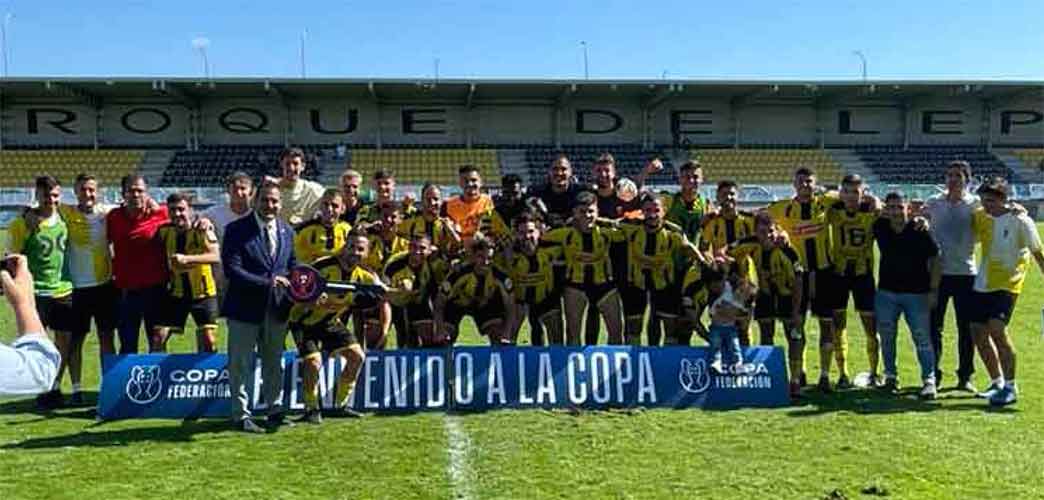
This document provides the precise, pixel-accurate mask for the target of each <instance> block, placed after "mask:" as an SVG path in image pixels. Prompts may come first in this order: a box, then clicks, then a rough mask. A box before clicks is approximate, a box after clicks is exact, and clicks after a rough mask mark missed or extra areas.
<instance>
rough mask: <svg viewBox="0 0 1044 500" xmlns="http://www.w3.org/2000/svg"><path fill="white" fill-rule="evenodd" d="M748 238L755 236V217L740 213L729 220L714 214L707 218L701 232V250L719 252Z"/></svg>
mask: <svg viewBox="0 0 1044 500" xmlns="http://www.w3.org/2000/svg"><path fill="white" fill-rule="evenodd" d="M748 236H754V216H753V215H751V214H749V213H746V212H738V213H737V214H736V217H734V218H728V217H725V216H724V215H721V214H714V215H712V216H710V217H708V218H707V220H706V221H705V222H704V223H703V229H701V230H700V250H703V251H708V250H709V251H711V252H717V251H719V250H721V249H723V248H726V247H728V246H729V245H730V244H731V243H733V242H735V241H738V240H741V239H743V238H746V237H748Z"/></svg>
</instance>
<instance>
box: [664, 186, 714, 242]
mask: <svg viewBox="0 0 1044 500" xmlns="http://www.w3.org/2000/svg"><path fill="white" fill-rule="evenodd" d="M664 205H665V206H666V207H667V220H668V221H671V222H673V223H675V224H677V225H679V226H681V228H682V232H684V233H685V237H686V238H688V239H689V241H690V242H692V243H693V244H697V243H699V241H700V228H701V227H702V225H703V215H704V214H706V213H707V199H706V198H704V197H702V196H700V195H699V194H698V193H697V194H696V198H694V199H693V200H692V201H691V202H687V201H685V198H683V197H682V195H681V193H674V194H670V195H667V196H666V197H665V198H664Z"/></svg>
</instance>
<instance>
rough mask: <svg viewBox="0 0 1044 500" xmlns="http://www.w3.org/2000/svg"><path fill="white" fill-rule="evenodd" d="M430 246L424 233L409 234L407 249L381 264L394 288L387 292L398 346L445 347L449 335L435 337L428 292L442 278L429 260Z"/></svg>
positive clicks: (405, 347) (429, 239)
mask: <svg viewBox="0 0 1044 500" xmlns="http://www.w3.org/2000/svg"><path fill="white" fill-rule="evenodd" d="M432 251H433V247H432V244H431V237H429V236H428V235H427V234H426V233H414V234H413V235H411V236H410V249H409V251H407V252H402V253H398V254H395V255H393V256H392V257H391V259H389V260H388V264H387V265H385V266H384V276H386V277H387V279H388V284H389V285H390V286H391V287H392V289H394V290H398V292H393V293H389V294H388V302H390V303H391V307H392V322H393V323H394V324H395V333H396V345H397V346H398V347H399V348H400V349H410V348H415V347H445V345H446V343H447V341H448V339H444V338H437V337H436V336H435V327H434V324H433V317H432V312H431V296H432V294H433V293H434V287H436V286H437V285H438V284H439V283H441V280H439V279H437V278H436V276H435V273H434V272H433V271H432V268H431V267H432V266H431V264H430V259H431V254H432Z"/></svg>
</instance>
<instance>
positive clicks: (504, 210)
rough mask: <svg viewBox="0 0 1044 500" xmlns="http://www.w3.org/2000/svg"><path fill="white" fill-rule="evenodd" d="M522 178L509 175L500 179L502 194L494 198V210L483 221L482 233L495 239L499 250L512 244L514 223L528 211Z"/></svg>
mask: <svg viewBox="0 0 1044 500" xmlns="http://www.w3.org/2000/svg"><path fill="white" fill-rule="evenodd" d="M524 194H525V193H524V191H523V189H522V178H521V177H519V176H518V175H515V174H507V175H505V176H504V177H501V179H500V194H499V195H497V196H495V197H494V198H493V210H492V211H490V212H489V214H488V215H487V216H486V217H485V218H484V219H483V220H482V224H481V226H480V227H481V229H480V230H481V231H482V233H483V234H485V235H486V236H488V237H490V238H492V239H493V241H494V242H495V243H496V244H497V247H498V248H504V247H506V246H508V245H510V244H511V239H512V236H513V235H514V231H513V230H512V222H511V221H513V220H515V217H517V216H518V215H520V214H521V213H522V212H523V211H525V210H526V201H525V199H524Z"/></svg>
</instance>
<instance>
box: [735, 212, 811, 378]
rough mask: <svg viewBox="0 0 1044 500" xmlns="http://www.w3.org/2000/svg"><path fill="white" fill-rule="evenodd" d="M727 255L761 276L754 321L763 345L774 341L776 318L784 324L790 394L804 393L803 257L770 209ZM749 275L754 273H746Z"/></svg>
mask: <svg viewBox="0 0 1044 500" xmlns="http://www.w3.org/2000/svg"><path fill="white" fill-rule="evenodd" d="M726 257H727V258H728V259H729V260H731V261H733V262H735V261H746V262H748V265H749V266H750V267H751V268H752V269H751V270H753V271H755V274H757V279H758V294H757V298H756V299H755V302H754V320H755V321H757V322H758V328H759V330H760V331H761V342H760V343H761V345H773V344H775V340H774V337H775V334H776V321H777V320H779V321H780V322H781V323H782V324H783V335H784V337H785V338H786V340H787V359H788V361H789V368H790V369H789V371H790V376H791V380H790V396H791V397H798V396H799V395H800V392H801V370H802V366H801V365H802V363H803V356H804V352H805V338H804V336H803V335H800V333H801V331H800V330H799V329H798V328H797V326H798V324H799V322H800V317H801V302H802V300H801V297H802V296H803V295H804V291H803V289H802V279H801V275H802V274H804V269H803V268H802V267H801V259H800V257H798V253H797V251H796V250H794V248H793V247H792V246H790V243H789V241H787V237H786V235H785V234H784V233H783V230H782V229H781V228H780V227H779V226H777V225H776V223H775V221H773V220H772V216H771V215H769V214H768V212H760V213H758V214H757V216H755V218H754V235H753V236H748V237H746V238H743V239H740V240H738V241H735V242H733V243H731V244H730V245H729V247H728V250H727V251H726ZM744 274H745V275H748V276H749V275H750V274H752V273H749V272H747V273H744Z"/></svg>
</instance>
